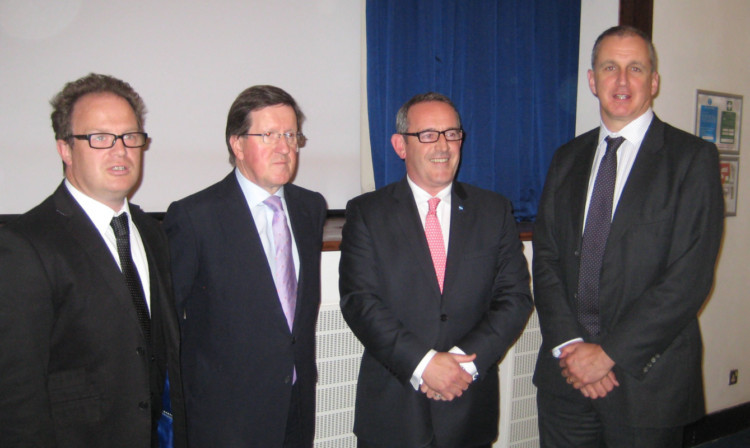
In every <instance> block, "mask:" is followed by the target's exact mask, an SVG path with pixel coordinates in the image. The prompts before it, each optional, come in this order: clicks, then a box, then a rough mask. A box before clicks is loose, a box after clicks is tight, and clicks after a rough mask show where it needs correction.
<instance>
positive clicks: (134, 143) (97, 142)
mask: <svg viewBox="0 0 750 448" xmlns="http://www.w3.org/2000/svg"><path fill="white" fill-rule="evenodd" d="M66 138H75V139H77V140H88V142H89V146H90V147H92V148H93V149H109V148H111V147H113V146H115V142H117V139H118V138H119V139H120V140H121V141H122V144H123V145H124V146H125V147H126V148H140V147H142V146H145V145H146V140H148V134H146V133H145V132H126V133H124V134H121V135H115V134H106V133H102V132H98V133H96V134H84V135H69V136H67V137H66Z"/></svg>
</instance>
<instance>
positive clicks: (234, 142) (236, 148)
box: [229, 135, 245, 160]
mask: <svg viewBox="0 0 750 448" xmlns="http://www.w3.org/2000/svg"><path fill="white" fill-rule="evenodd" d="M229 146H231V147H232V152H233V153H234V157H235V158H236V159H238V160H245V153H244V152H242V143H241V142H240V137H239V136H238V135H232V136H230V137H229Z"/></svg>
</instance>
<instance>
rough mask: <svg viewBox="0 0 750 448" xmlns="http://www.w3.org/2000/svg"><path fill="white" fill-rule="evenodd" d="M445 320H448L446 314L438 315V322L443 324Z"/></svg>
mask: <svg viewBox="0 0 750 448" xmlns="http://www.w3.org/2000/svg"><path fill="white" fill-rule="evenodd" d="M446 320H448V315H447V314H441V315H440V321H441V322H445V321H446Z"/></svg>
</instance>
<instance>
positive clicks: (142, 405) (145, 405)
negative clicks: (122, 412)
mask: <svg viewBox="0 0 750 448" xmlns="http://www.w3.org/2000/svg"><path fill="white" fill-rule="evenodd" d="M138 409H141V410H144V411H145V410H146V409H148V403H147V402H145V401H141V402H140V403H138Z"/></svg>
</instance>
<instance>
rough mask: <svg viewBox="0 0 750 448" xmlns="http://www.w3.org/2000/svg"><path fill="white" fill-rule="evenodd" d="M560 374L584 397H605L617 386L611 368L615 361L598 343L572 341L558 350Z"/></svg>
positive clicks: (617, 383)
mask: <svg viewBox="0 0 750 448" xmlns="http://www.w3.org/2000/svg"><path fill="white" fill-rule="evenodd" d="M560 352H561V354H560V367H561V368H562V372H561V373H562V376H563V377H565V378H566V380H567V382H568V384H570V385H572V386H573V387H574V388H575V389H577V390H579V391H581V393H582V394H583V396H584V397H586V398H591V399H594V400H595V399H597V398H602V397H605V396H606V395H607V394H608V393H610V392H611V391H612V390H613V389H614V388H615V387H617V386H619V385H620V383H619V382H617V378H616V377H615V374H614V372H612V368H613V367H614V365H615V362H614V361H613V360H612V358H610V357H609V356H608V355H607V354H606V353H605V352H604V350H603V349H602V347H601V346H600V345H598V344H589V343H586V342H574V343H572V344H569V345H566V346H565V347H563V348H562V349H561V350H560Z"/></svg>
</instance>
